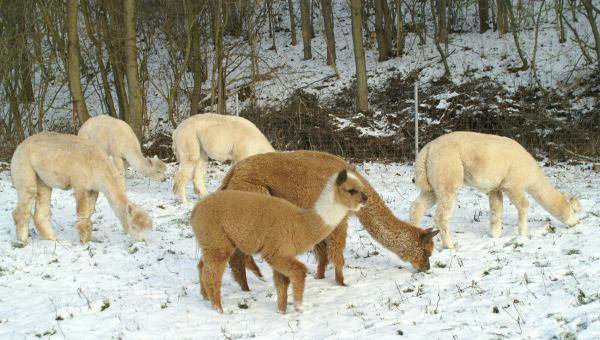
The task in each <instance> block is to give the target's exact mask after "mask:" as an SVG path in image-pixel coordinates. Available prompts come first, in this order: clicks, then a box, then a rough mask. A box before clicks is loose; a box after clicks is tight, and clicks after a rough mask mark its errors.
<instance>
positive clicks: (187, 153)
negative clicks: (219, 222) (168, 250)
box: [173, 113, 275, 203]
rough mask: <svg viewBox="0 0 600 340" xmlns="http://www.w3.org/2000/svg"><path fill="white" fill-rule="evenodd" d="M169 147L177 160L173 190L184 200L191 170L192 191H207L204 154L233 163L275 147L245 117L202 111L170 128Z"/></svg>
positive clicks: (200, 193)
mask: <svg viewBox="0 0 600 340" xmlns="http://www.w3.org/2000/svg"><path fill="white" fill-rule="evenodd" d="M173 151H174V152H175V156H176V157H177V160H178V161H179V169H178V170H177V173H175V183H174V185H173V191H174V192H175V193H176V194H177V195H179V197H180V198H181V201H182V202H183V203H187V197H186V193H185V184H186V183H187V182H188V181H189V180H190V178H191V177H192V173H193V178H194V180H193V182H194V191H195V192H196V194H199V195H201V196H205V195H207V194H208V191H207V190H206V186H205V184H204V181H205V179H204V176H205V175H206V169H207V166H208V158H212V159H214V160H217V161H222V162H223V161H227V160H233V162H234V163H235V162H239V161H240V160H242V159H244V158H246V157H248V156H252V155H256V154H260V153H265V152H272V151H275V150H274V149H273V147H272V146H271V144H270V143H269V141H268V140H267V138H265V136H264V135H263V134H262V132H260V130H259V129H258V128H257V127H256V125H254V124H253V123H252V122H250V121H249V120H247V119H245V118H242V117H236V116H225V115H218V114H212V113H204V114H198V115H194V116H191V117H190V118H188V119H186V120H184V121H183V122H181V124H179V126H178V127H177V129H175V131H173Z"/></svg>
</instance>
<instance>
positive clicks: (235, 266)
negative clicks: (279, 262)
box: [229, 248, 254, 292]
mask: <svg viewBox="0 0 600 340" xmlns="http://www.w3.org/2000/svg"><path fill="white" fill-rule="evenodd" d="M246 257H250V259H252V257H251V256H248V255H246V254H244V253H242V252H241V251H240V250H239V249H237V248H236V249H235V252H234V253H233V255H231V257H230V258H229V267H231V274H232V275H233V279H234V280H235V282H237V283H238V285H239V286H240V288H242V290H243V291H244V292H247V291H250V287H249V286H248V279H247V278H246V266H245V263H246V260H245V258H246ZM252 262H254V261H253V260H252Z"/></svg>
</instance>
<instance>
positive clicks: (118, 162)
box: [112, 156, 126, 177]
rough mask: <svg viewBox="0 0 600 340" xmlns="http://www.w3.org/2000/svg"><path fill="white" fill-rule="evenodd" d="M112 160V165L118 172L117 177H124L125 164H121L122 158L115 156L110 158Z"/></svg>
mask: <svg viewBox="0 0 600 340" xmlns="http://www.w3.org/2000/svg"><path fill="white" fill-rule="evenodd" d="M112 160H113V163H114V164H115V167H116V168H117V171H118V172H119V175H121V176H123V177H125V171H126V169H125V164H124V162H123V158H121V157H117V156H112Z"/></svg>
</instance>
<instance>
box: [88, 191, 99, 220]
mask: <svg viewBox="0 0 600 340" xmlns="http://www.w3.org/2000/svg"><path fill="white" fill-rule="evenodd" d="M88 200H89V202H88V204H89V207H90V209H91V213H90V217H91V215H92V214H93V213H95V212H96V202H97V201H98V191H88Z"/></svg>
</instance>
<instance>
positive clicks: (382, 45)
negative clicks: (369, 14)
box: [374, 0, 390, 61]
mask: <svg viewBox="0 0 600 340" xmlns="http://www.w3.org/2000/svg"><path fill="white" fill-rule="evenodd" d="M382 1H387V0H374V5H375V34H376V38H377V50H378V52H379V61H385V60H388V59H390V47H389V46H388V45H387V41H386V39H385V31H384V28H383V25H384V23H383V7H382V4H381V2H382Z"/></svg>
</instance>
